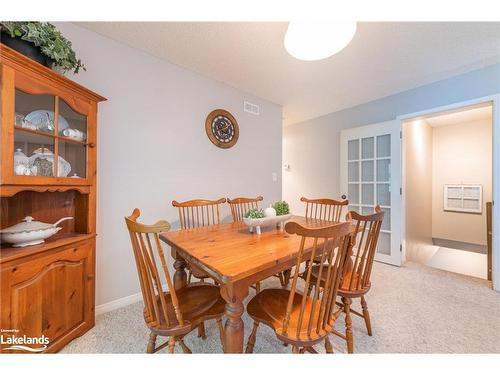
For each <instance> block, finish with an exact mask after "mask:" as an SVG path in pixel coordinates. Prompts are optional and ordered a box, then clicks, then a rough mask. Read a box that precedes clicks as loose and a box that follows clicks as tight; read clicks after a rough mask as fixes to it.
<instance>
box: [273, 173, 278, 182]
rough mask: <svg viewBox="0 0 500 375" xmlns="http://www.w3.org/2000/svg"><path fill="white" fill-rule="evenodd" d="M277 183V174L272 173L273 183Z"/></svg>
mask: <svg viewBox="0 0 500 375" xmlns="http://www.w3.org/2000/svg"><path fill="white" fill-rule="evenodd" d="M276 181H278V174H277V173H276V172H273V182H276Z"/></svg>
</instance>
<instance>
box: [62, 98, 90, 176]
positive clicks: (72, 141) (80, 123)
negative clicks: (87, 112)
mask: <svg viewBox="0 0 500 375" xmlns="http://www.w3.org/2000/svg"><path fill="white" fill-rule="evenodd" d="M58 125H59V126H58V132H59V137H58V152H59V156H60V157H61V158H62V159H64V161H66V162H67V163H68V164H69V165H65V166H64V167H65V170H64V173H65V174H66V172H67V174H66V176H67V177H72V178H85V177H86V176H87V170H86V169H87V168H86V167H87V146H86V143H87V117H86V116H84V115H82V114H80V113H78V112H76V111H75V110H73V109H72V108H71V107H70V106H69V105H68V104H67V103H66V102H65V101H64V100H63V99H62V98H59V124H58Z"/></svg>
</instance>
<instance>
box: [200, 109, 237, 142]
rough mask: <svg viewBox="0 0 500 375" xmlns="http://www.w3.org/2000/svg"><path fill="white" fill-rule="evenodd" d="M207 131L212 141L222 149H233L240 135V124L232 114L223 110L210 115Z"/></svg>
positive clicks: (207, 121) (206, 122) (206, 125)
mask: <svg viewBox="0 0 500 375" xmlns="http://www.w3.org/2000/svg"><path fill="white" fill-rule="evenodd" d="M205 130H206V132H207V136H208V138H209V139H210V141H212V143H213V144H214V145H216V146H217V147H220V148H230V147H233V146H234V145H235V144H236V142H237V141H238V137H239V135H240V129H239V127H238V122H237V121H236V119H235V118H234V117H233V115H232V114H231V113H229V112H228V111H225V110H223V109H216V110H214V111H212V112H210V113H209V115H208V116H207V119H206V121H205Z"/></svg>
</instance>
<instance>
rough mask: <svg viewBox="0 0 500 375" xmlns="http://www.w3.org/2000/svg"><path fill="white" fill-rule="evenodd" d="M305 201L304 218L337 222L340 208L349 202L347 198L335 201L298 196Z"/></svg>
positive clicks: (340, 211)
mask: <svg viewBox="0 0 500 375" xmlns="http://www.w3.org/2000/svg"><path fill="white" fill-rule="evenodd" d="M300 200H301V202H305V203H306V215H305V216H306V218H307V219H318V220H328V221H335V222H339V221H340V218H341V215H342V209H343V208H344V206H347V205H348V204H349V201H348V200H343V201H337V200H335V199H329V198H319V199H308V198H305V197H302V198H300Z"/></svg>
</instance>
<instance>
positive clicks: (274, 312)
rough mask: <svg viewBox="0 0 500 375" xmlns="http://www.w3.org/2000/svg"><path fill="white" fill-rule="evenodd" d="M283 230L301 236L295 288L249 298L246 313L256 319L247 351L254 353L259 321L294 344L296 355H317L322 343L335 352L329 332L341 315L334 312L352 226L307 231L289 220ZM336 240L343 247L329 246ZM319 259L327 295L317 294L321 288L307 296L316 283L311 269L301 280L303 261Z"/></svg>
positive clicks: (268, 291)
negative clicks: (299, 281) (308, 353)
mask: <svg viewBox="0 0 500 375" xmlns="http://www.w3.org/2000/svg"><path fill="white" fill-rule="evenodd" d="M285 230H286V231H287V232H288V233H289V234H297V235H299V236H301V237H302V240H301V243H300V247H299V251H298V254H297V260H296V265H295V270H296V272H295V275H294V276H293V278H292V285H291V288H290V290H287V289H265V290H263V291H262V292H260V293H258V294H257V295H256V296H255V297H254V298H252V299H251V300H250V302H249V303H248V305H247V312H248V314H249V315H250V316H251V317H252V319H253V320H254V325H253V330H252V333H251V335H250V337H249V338H248V343H247V347H246V352H247V353H251V352H252V351H253V347H254V344H255V338H256V335H257V328H258V326H259V323H263V324H266V325H268V326H269V327H271V328H272V329H273V330H274V332H275V334H276V337H277V338H278V339H279V340H281V341H283V343H285V344H291V345H292V351H293V353H303V352H305V351H308V352H312V353H315V352H316V351H315V350H314V349H313V347H312V346H313V345H315V344H317V343H319V342H321V341H324V342H325V349H326V351H327V353H333V349H332V345H331V343H330V341H329V339H328V334H329V333H330V332H332V330H333V326H334V324H335V320H336V318H337V317H338V316H339V314H340V310H337V311H336V309H335V307H336V305H335V300H336V297H337V290H338V286H339V283H340V280H341V277H342V267H343V265H344V264H345V257H346V254H347V252H348V250H349V246H350V231H351V226H350V224H349V223H342V224H335V225H331V226H328V227H318V228H305V227H303V226H301V225H299V224H298V223H295V222H289V223H287V224H286V226H285ZM306 240H307V242H308V244H307V247H306V246H305V245H306ZM310 242H312V252H311V254H310V255H307V256H305V254H304V252H305V251H304V250H305V249H306V248H311V243H310ZM334 242H337V243H340V245H339V246H338V247H337V249H334V248H332V247H330V245H331V244H333V243H334ZM318 255H320V256H321V259H322V262H321V264H320V265H319V271H320V275H321V279H322V280H324V283H323V292H322V293H319V289H320V288H319V285H317V288H316V292H315V293H314V295H313V296H312V297H311V296H308V295H307V293H306V292H307V290H308V288H309V284H310V283H311V282H312V279H311V268H310V269H309V274H308V276H307V277H306V280H305V283H304V285H303V286H302V287H300V286H299V284H298V282H297V281H298V278H299V271H298V270H299V268H300V265H301V264H302V263H303V262H304V261H307V260H312V259H314V258H315V257H316V256H318ZM319 280H320V279H318V283H319Z"/></svg>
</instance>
